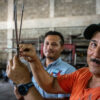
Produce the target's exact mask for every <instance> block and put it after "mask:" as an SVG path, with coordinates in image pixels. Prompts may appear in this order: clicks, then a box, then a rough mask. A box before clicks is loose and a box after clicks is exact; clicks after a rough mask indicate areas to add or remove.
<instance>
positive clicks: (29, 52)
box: [20, 44, 65, 93]
mask: <svg viewBox="0 0 100 100" xmlns="http://www.w3.org/2000/svg"><path fill="white" fill-rule="evenodd" d="M20 56H21V57H24V59H26V60H27V61H29V63H30V65H31V70H32V73H33V76H34V78H35V80H36V81H37V83H38V84H39V86H40V87H42V88H43V89H44V90H45V91H46V92H49V93H65V91H64V90H62V88H61V87H60V86H59V84H58V81H57V78H54V77H53V76H50V75H49V74H48V73H47V72H46V71H45V70H44V68H43V66H42V64H41V62H40V60H39V58H38V57H37V55H36V51H35V49H34V47H33V46H32V45H31V44H21V45H20Z"/></svg>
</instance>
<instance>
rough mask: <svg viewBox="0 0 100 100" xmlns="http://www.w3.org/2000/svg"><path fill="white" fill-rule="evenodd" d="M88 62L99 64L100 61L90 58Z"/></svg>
mask: <svg viewBox="0 0 100 100" xmlns="http://www.w3.org/2000/svg"><path fill="white" fill-rule="evenodd" d="M90 60H91V61H92V62H95V63H96V64H100V59H97V58H91V59H90Z"/></svg>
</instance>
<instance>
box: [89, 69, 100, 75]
mask: <svg viewBox="0 0 100 100" xmlns="http://www.w3.org/2000/svg"><path fill="white" fill-rule="evenodd" d="M89 69H90V72H91V73H92V74H95V75H100V68H99V69H98V68H94V67H91V68H89Z"/></svg>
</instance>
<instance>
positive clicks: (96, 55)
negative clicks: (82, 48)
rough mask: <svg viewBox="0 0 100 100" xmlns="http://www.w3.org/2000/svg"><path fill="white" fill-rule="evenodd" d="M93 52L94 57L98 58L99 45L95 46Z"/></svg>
mask: <svg viewBox="0 0 100 100" xmlns="http://www.w3.org/2000/svg"><path fill="white" fill-rule="evenodd" d="M93 54H94V56H95V57H99V58H100V47H97V48H96V49H95V51H94V53H93Z"/></svg>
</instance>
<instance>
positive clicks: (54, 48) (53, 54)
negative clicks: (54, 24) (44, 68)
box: [43, 35, 63, 60]
mask: <svg viewBox="0 0 100 100" xmlns="http://www.w3.org/2000/svg"><path fill="white" fill-rule="evenodd" d="M60 41H61V39H60V37H59V36H58V35H48V36H47V37H46V38H45V40H44V46H43V53H44V55H45V57H46V58H49V59H52V60H56V59H57V58H58V57H59V56H60V54H61V52H62V50H63V46H61V44H60Z"/></svg>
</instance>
